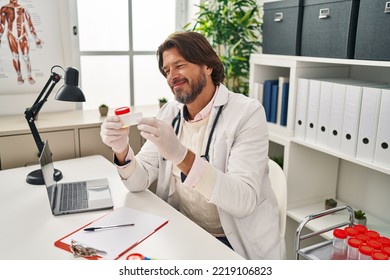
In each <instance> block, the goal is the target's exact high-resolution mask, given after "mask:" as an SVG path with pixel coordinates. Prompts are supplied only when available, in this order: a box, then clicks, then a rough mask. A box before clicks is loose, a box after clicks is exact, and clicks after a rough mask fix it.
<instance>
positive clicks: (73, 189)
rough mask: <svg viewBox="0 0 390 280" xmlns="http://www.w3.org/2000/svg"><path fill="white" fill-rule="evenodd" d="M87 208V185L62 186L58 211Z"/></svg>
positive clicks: (83, 183)
mask: <svg viewBox="0 0 390 280" xmlns="http://www.w3.org/2000/svg"><path fill="white" fill-rule="evenodd" d="M85 208H88V195H87V183H86V182H75V183H65V184H62V190H61V203H60V211H67V210H76V209H85Z"/></svg>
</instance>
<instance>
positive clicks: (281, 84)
mask: <svg viewBox="0 0 390 280" xmlns="http://www.w3.org/2000/svg"><path fill="white" fill-rule="evenodd" d="M288 82H289V77H279V82H278V84H279V91H278V110H277V112H278V114H277V116H276V123H278V124H280V125H282V124H281V119H282V102H283V90H284V89H283V87H284V84H285V83H288ZM284 95H286V94H284Z"/></svg>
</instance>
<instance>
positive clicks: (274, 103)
mask: <svg viewBox="0 0 390 280" xmlns="http://www.w3.org/2000/svg"><path fill="white" fill-rule="evenodd" d="M278 94H279V85H278V84H274V85H272V88H271V112H270V118H269V121H270V122H272V123H276V119H277V115H278V114H279V112H278Z"/></svg>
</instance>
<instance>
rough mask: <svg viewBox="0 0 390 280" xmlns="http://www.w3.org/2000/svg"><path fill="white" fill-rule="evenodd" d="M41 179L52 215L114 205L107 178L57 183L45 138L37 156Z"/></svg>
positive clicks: (108, 207)
mask: <svg viewBox="0 0 390 280" xmlns="http://www.w3.org/2000/svg"><path fill="white" fill-rule="evenodd" d="M39 163H40V164H41V170H42V175H43V180H44V182H45V185H46V189H47V194H48V197H49V202H50V206H51V211H52V213H53V215H63V214H71V213H80V212H87V211H95V210H103V209H112V208H113V207H114V205H113V202H112V197H111V191H110V187H109V184H108V180H107V179H106V178H104V179H95V180H87V181H80V182H69V183H57V182H56V181H55V180H54V172H55V171H54V165H53V160H52V153H51V151H50V147H49V142H48V141H47V140H46V141H45V144H44V146H43V149H42V153H41V156H40V157H39Z"/></svg>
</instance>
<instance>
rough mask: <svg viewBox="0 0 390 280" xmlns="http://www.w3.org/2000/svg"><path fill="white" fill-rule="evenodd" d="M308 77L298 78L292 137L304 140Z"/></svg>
mask: <svg viewBox="0 0 390 280" xmlns="http://www.w3.org/2000/svg"><path fill="white" fill-rule="evenodd" d="M309 81H310V80H309V79H302V78H299V79H298V85H297V100H296V107H295V121H294V123H295V125H294V137H295V138H297V139H300V140H305V135H306V120H307V101H308V95H309Z"/></svg>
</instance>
